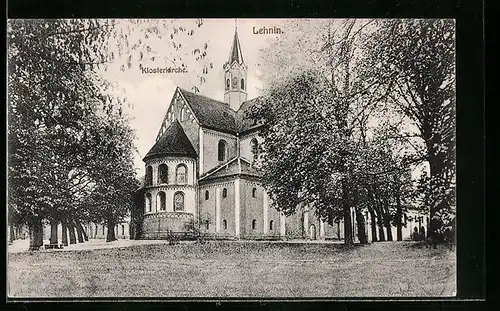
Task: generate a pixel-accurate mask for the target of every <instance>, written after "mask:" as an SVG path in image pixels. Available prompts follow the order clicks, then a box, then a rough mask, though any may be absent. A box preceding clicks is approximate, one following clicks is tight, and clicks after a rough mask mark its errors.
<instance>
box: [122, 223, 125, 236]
mask: <svg viewBox="0 0 500 311" xmlns="http://www.w3.org/2000/svg"><path fill="white" fill-rule="evenodd" d="M122 235H125V225H122Z"/></svg>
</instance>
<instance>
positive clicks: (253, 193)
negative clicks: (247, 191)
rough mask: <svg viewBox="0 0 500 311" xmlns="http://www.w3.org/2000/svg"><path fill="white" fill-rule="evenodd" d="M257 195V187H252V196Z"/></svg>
mask: <svg viewBox="0 0 500 311" xmlns="http://www.w3.org/2000/svg"><path fill="white" fill-rule="evenodd" d="M256 196H257V188H253V189H252V197H254V198H255V197H256Z"/></svg>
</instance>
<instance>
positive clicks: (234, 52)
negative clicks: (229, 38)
mask: <svg viewBox="0 0 500 311" xmlns="http://www.w3.org/2000/svg"><path fill="white" fill-rule="evenodd" d="M234 61H236V62H237V63H238V64H242V63H243V54H242V53H241V46H240V40H239V39H238V24H237V23H236V22H235V27H234V39H233V45H232V46H231V52H230V53H229V60H228V63H229V64H232V63H233V62H234Z"/></svg>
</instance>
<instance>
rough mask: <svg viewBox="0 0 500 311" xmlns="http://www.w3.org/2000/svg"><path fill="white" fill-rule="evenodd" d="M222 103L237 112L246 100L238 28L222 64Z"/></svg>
mask: <svg viewBox="0 0 500 311" xmlns="http://www.w3.org/2000/svg"><path fill="white" fill-rule="evenodd" d="M223 68H224V102H226V103H228V104H229V105H230V106H231V108H232V109H233V110H235V111H237V110H238V109H239V108H240V106H241V104H242V103H243V102H244V101H246V100H247V69H248V66H247V65H246V64H245V62H244V61H243V54H242V53H241V46H240V40H239V39H238V28H235V30H234V39H233V45H232V46H231V51H230V52H229V59H228V61H227V62H226V63H225V64H224V66H223Z"/></svg>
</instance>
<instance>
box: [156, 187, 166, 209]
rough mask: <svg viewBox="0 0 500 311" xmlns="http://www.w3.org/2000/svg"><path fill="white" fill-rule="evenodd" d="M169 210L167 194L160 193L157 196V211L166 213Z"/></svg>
mask: <svg viewBox="0 0 500 311" xmlns="http://www.w3.org/2000/svg"><path fill="white" fill-rule="evenodd" d="M166 209H167V196H166V194H165V192H163V191H160V192H158V194H157V195H156V210H157V211H164V210H166Z"/></svg>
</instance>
